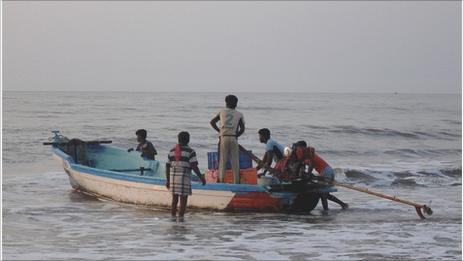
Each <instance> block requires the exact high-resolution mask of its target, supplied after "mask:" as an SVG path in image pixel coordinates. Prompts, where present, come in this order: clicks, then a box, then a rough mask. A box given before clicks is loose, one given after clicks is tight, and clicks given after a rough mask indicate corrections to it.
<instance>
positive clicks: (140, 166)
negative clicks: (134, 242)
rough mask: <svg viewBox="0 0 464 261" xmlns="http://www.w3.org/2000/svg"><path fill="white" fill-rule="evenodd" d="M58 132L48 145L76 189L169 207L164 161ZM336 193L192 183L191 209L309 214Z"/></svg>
mask: <svg viewBox="0 0 464 261" xmlns="http://www.w3.org/2000/svg"><path fill="white" fill-rule="evenodd" d="M53 133H54V134H55V136H54V137H52V138H50V142H46V143H44V145H51V146H52V150H53V156H54V158H55V159H56V160H57V161H58V162H59V163H60V165H61V166H62V167H63V169H64V171H65V172H66V173H67V175H68V177H69V181H70V183H71V186H72V187H73V188H74V189H76V190H78V191H81V192H83V193H86V194H90V195H94V196H96V197H101V198H106V199H111V200H114V201H118V202H125V203H132V204H140V205H146V206H170V204H171V194H170V192H169V191H168V189H167V188H166V186H165V184H166V178H165V164H164V163H162V162H160V161H157V160H144V159H143V158H142V157H140V154H139V153H137V152H127V151H126V150H125V149H121V148H117V147H114V146H110V145H107V143H111V141H87V142H84V141H81V140H78V139H71V140H69V139H67V138H66V137H64V136H62V135H60V134H59V132H58V131H53ZM258 183H259V184H261V183H263V182H258ZM335 191H337V190H336V188H335V187H331V186H327V185H324V184H318V183H287V184H285V183H277V184H268V183H266V184H261V185H258V184H256V185H250V184H225V183H207V184H206V185H202V184H201V182H197V181H192V193H193V195H192V196H190V197H189V200H188V206H189V207H194V208H205V209H216V210H224V211H257V212H309V211H311V210H313V209H314V208H315V207H316V206H317V204H318V202H319V198H320V193H321V192H335Z"/></svg>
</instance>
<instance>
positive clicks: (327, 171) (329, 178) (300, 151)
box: [294, 140, 348, 211]
mask: <svg viewBox="0 0 464 261" xmlns="http://www.w3.org/2000/svg"><path fill="white" fill-rule="evenodd" d="M294 150H296V151H295V154H296V158H297V159H298V160H299V161H302V162H303V163H304V164H305V165H308V166H309V171H308V174H310V175H311V171H312V169H313V168H314V169H316V171H317V173H318V174H319V176H318V177H317V179H318V180H321V181H326V182H327V183H328V184H331V183H332V182H333V181H334V179H335V175H334V171H333V169H332V167H331V166H330V165H329V164H328V163H327V162H325V160H324V159H322V158H321V157H319V155H317V154H316V153H315V152H314V149H313V148H312V147H308V146H307V144H306V142H305V141H303V140H302V141H298V142H297V143H295V144H294ZM327 200H330V201H333V202H335V203H337V204H339V205H340V206H341V207H342V209H347V208H348V204H346V203H345V202H343V201H341V200H340V199H338V198H337V197H335V196H334V195H331V194H330V193H329V192H324V193H321V202H322V207H323V208H324V211H327V210H329V206H328V203H327Z"/></svg>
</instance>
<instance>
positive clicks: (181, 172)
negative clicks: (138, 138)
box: [166, 131, 206, 217]
mask: <svg viewBox="0 0 464 261" xmlns="http://www.w3.org/2000/svg"><path fill="white" fill-rule="evenodd" d="M177 140H178V143H177V144H176V146H175V147H174V148H173V149H171V151H170V152H169V155H168V161H167V162H166V187H167V188H168V189H170V191H171V192H172V203H171V215H172V216H173V217H175V216H176V212H177V203H178V202H179V197H180V207H179V217H183V216H184V213H185V209H186V206H187V198H188V196H189V195H192V184H191V175H192V173H191V170H193V171H194V172H195V174H197V176H198V177H199V178H200V180H201V182H202V183H203V185H205V183H206V181H205V177H204V176H203V175H201V173H200V170H199V169H198V161H197V156H196V153H195V151H194V150H193V149H192V148H190V147H189V146H188V143H189V142H190V134H189V133H188V132H186V131H182V132H180V133H179V134H178V135H177Z"/></svg>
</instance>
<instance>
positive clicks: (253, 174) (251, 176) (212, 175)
mask: <svg viewBox="0 0 464 261" xmlns="http://www.w3.org/2000/svg"><path fill="white" fill-rule="evenodd" d="M205 179H206V183H217V182H218V180H219V171H218V170H212V169H209V170H207V171H206V172H205ZM257 181H258V178H257V171H256V169H255V168H249V169H241V170H240V184H251V185H256V184H257ZM224 183H234V175H233V174H232V170H227V171H226V174H225V175H224Z"/></svg>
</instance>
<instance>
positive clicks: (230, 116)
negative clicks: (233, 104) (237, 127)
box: [224, 112, 234, 129]
mask: <svg viewBox="0 0 464 261" xmlns="http://www.w3.org/2000/svg"><path fill="white" fill-rule="evenodd" d="M233 118H234V114H233V113H232V112H227V113H226V122H225V123H224V127H226V128H228V129H230V128H232V127H233V124H232V119H233Z"/></svg>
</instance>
